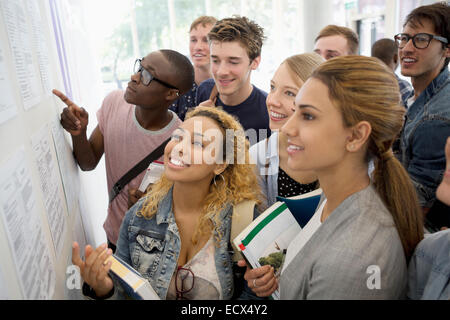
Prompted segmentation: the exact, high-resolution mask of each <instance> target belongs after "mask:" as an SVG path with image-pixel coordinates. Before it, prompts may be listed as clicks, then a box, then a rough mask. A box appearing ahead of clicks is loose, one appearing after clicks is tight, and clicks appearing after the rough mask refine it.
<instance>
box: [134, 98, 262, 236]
mask: <svg viewBox="0 0 450 320" xmlns="http://www.w3.org/2000/svg"><path fill="white" fill-rule="evenodd" d="M193 117H207V118H210V119H212V120H214V121H215V122H216V123H217V124H218V125H219V127H220V128H221V129H222V130H223V131H224V133H227V134H225V135H224V136H223V137H224V139H223V149H224V152H223V160H224V161H225V160H226V161H227V167H226V169H225V170H224V171H223V172H222V173H221V176H222V178H216V177H215V178H214V180H213V181H214V182H213V181H211V185H210V189H209V193H208V195H207V196H206V198H205V199H204V202H203V203H204V204H203V212H202V214H201V216H200V218H199V221H198V225H197V228H196V230H195V232H194V235H193V237H192V242H193V243H194V244H196V243H197V242H198V240H199V239H200V238H201V237H202V236H204V235H208V234H211V233H212V232H214V234H215V240H216V244H218V243H219V241H220V240H221V238H222V237H223V232H221V231H220V230H221V225H222V221H221V219H220V213H221V211H222V210H224V209H225V208H226V207H227V206H228V205H236V204H238V203H240V202H242V201H245V200H254V201H256V203H259V202H260V199H261V190H260V188H259V184H258V182H257V177H256V174H255V168H254V167H255V165H252V164H250V161H249V152H248V150H249V142H248V141H247V140H246V139H245V135H244V129H243V128H242V126H241V124H240V123H239V122H238V121H237V120H236V119H235V118H233V116H231V115H230V114H228V113H227V112H225V111H223V110H220V109H218V108H212V107H200V106H199V107H196V108H195V109H193V110H191V111H189V112H188V113H187V114H186V120H187V119H190V118H193ZM231 132H232V133H233V134H232V135H231V134H229V133H231ZM230 145H231V146H233V148H232V150H228V149H229V147H230ZM239 155H241V156H242V155H244V156H245V162H244V163H241V162H243V161H240V160H239V159H238V157H239ZM173 184H174V182H173V181H171V180H169V179H168V178H167V177H166V176H165V175H164V174H163V175H162V177H161V179H160V180H158V181H157V182H156V183H155V184H154V185H152V186H151V188H149V190H148V191H147V193H146V195H145V197H146V199H145V202H144V204H143V206H142V208H141V210H139V211H138V212H137V215H138V216H142V217H145V218H147V219H150V218H152V217H153V216H154V215H155V214H156V213H157V211H158V205H159V203H160V202H161V201H162V199H163V198H164V197H165V196H166V195H167V193H168V192H169V191H170V189H171V188H172V186H173Z"/></svg>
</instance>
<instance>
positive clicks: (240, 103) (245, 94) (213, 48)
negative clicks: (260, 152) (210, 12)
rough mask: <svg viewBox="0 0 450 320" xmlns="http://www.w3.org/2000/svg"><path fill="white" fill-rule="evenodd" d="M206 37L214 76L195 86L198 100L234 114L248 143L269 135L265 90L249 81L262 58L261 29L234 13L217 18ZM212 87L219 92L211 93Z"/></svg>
mask: <svg viewBox="0 0 450 320" xmlns="http://www.w3.org/2000/svg"><path fill="white" fill-rule="evenodd" d="M208 39H209V43H210V54H211V73H212V76H213V78H212V79H208V80H206V81H204V82H203V83H201V84H200V86H199V87H198V89H197V103H199V104H200V105H209V106H213V105H216V106H221V107H222V108H223V110H225V111H226V112H228V113H230V114H232V115H234V116H235V117H236V118H237V119H238V120H239V122H240V123H241V124H242V126H243V127H244V130H245V132H246V135H247V137H248V138H249V141H250V144H254V143H256V142H258V141H259V140H262V139H265V138H266V137H268V136H269V135H270V129H269V115H268V113H267V107H266V97H267V93H266V92H264V91H262V90H260V89H258V88H257V87H255V86H254V85H252V84H251V82H250V76H251V72H252V71H253V70H255V69H256V68H258V66H259V63H260V61H261V47H262V44H263V40H264V32H263V29H262V28H261V27H260V26H258V25H257V24H256V23H255V22H253V21H251V20H249V19H248V18H246V17H239V16H234V17H233V18H226V19H222V20H220V21H218V22H217V23H216V24H215V25H214V27H213V28H212V29H211V31H210V32H209V34H208ZM214 87H215V88H216V89H217V92H218V95H215V94H214V95H213V97H211V92H212V90H213V88H214ZM210 98H211V99H210Z"/></svg>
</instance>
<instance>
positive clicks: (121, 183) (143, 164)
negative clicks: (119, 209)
mask: <svg viewBox="0 0 450 320" xmlns="http://www.w3.org/2000/svg"><path fill="white" fill-rule="evenodd" d="M169 140H170V138H168V139H167V140H166V141H164V142H163V143H162V144H161V145H159V147H157V148H156V149H154V150H153V151H152V152H150V154H149V155H148V156H146V157H145V158H144V159H142V160H141V161H140V162H139V163H137V164H136V165H135V166H134V167H133V168H131V169H130V170H128V172H127V173H125V174H124V175H123V177H122V178H120V179H119V180H118V181H117V182H116V184H115V185H114V186H113V187H112V189H111V191H110V192H109V203H111V202H112V201H113V200H114V199H115V198H116V197H117V195H118V194H119V193H120V191H122V190H123V188H124V187H125V186H126V185H127V184H128V183H129V182H130V181H131V180H132V179H134V178H135V177H137V175H138V174H139V173H141V172H142V171H144V170H145V169H147V168H148V166H149V164H150V163H152V162H153V161H155V160H156V159H159V158H160V157H161V156H162V155H163V154H164V148H165V147H166V144H167V143H168V142H169Z"/></svg>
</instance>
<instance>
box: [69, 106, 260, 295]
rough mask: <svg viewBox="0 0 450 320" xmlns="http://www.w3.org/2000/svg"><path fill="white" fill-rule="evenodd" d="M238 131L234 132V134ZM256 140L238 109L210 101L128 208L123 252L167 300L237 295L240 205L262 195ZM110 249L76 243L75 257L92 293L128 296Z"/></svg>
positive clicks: (175, 137)
mask: <svg viewBox="0 0 450 320" xmlns="http://www.w3.org/2000/svg"><path fill="white" fill-rule="evenodd" d="M230 133H231V134H230ZM248 159H249V156H248V141H246V140H245V136H244V131H243V129H242V126H241V125H240V124H239V122H238V121H236V120H235V119H234V118H233V117H232V116H231V115H229V114H227V113H226V112H224V111H221V110H219V109H216V108H210V107H197V108H195V109H194V110H193V111H191V112H189V113H188V114H187V116H186V120H185V122H184V123H183V124H181V125H180V127H179V128H178V129H176V130H175V131H174V132H173V134H172V138H171V140H170V142H169V143H168V144H167V146H166V148H165V151H164V166H165V170H164V174H163V175H162V177H161V179H160V180H159V181H157V182H156V183H155V184H154V185H153V186H152V187H151V188H150V189H149V191H148V192H147V194H146V195H145V196H144V197H143V198H141V199H140V200H139V201H138V202H137V203H136V204H135V205H134V206H133V207H132V208H131V209H130V210H129V211H128V212H127V214H126V216H125V218H124V220H123V222H122V225H121V228H120V234H119V240H118V242H117V251H116V255H117V256H118V257H119V258H121V259H122V260H124V261H125V262H127V263H128V264H130V265H131V266H132V267H133V268H135V269H136V270H137V271H139V272H140V273H141V274H142V275H143V276H144V277H145V278H147V279H148V280H149V282H150V284H151V285H152V287H153V288H154V289H155V291H156V293H157V294H158V295H159V297H160V298H161V299H230V298H231V297H232V296H233V292H234V287H235V286H234V277H233V263H232V257H231V255H232V250H230V246H229V243H230V231H231V222H232V219H231V218H232V213H233V207H234V206H235V205H237V204H239V203H241V202H243V201H246V200H252V201H255V202H257V201H258V199H259V198H260V194H259V189H258V188H257V187H255V186H257V185H258V183H257V180H256V176H255V174H254V167H253V166H251V165H250V164H249V161H248ZM109 255H111V251H110V250H106V247H105V246H104V245H103V246H100V247H98V248H97V249H95V250H93V249H92V248H91V247H89V246H87V247H86V261H82V260H81V259H80V257H79V248H78V245H77V244H76V243H74V246H73V255H72V260H73V263H74V264H76V265H78V266H79V267H80V270H81V275H82V277H83V279H84V281H85V282H86V283H87V284H88V285H89V286H90V287H91V289H92V290H90V293H91V294H90V296H91V297H94V298H107V297H111V296H113V295H119V296H120V295H121V290H120V286H118V285H117V286H116V287H117V288H118V289H119V290H114V289H115V283H114V282H113V280H112V279H111V278H110V277H109V276H108V271H109V268H110V264H109V263H107V264H104V261H105V260H106V259H107V258H108V256H109Z"/></svg>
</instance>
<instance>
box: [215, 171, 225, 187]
mask: <svg viewBox="0 0 450 320" xmlns="http://www.w3.org/2000/svg"><path fill="white" fill-rule="evenodd" d="M217 176H220V177H221V178H222V181H223V183H225V178H224V177H223V175H222V174H221V173H219V174H216V175H215V176H214V179H213V181H214V186H215V187H216V188H217V183H216V177H217Z"/></svg>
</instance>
